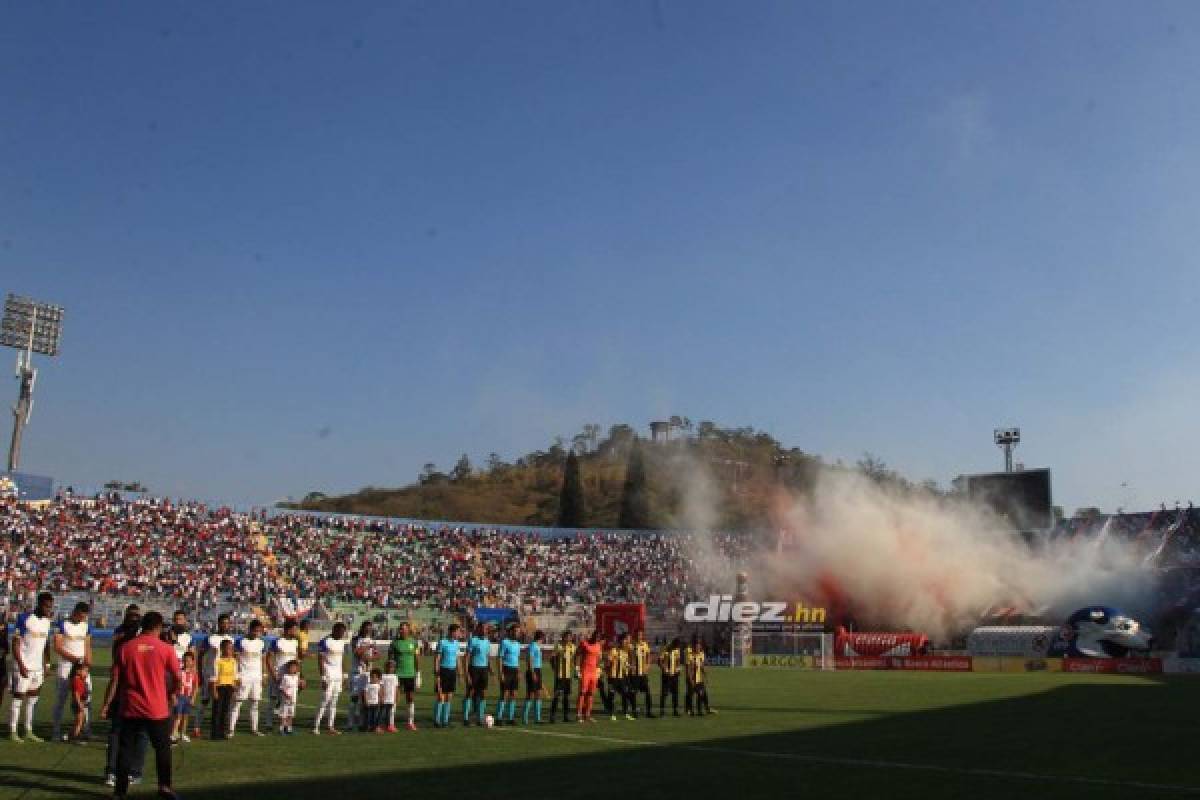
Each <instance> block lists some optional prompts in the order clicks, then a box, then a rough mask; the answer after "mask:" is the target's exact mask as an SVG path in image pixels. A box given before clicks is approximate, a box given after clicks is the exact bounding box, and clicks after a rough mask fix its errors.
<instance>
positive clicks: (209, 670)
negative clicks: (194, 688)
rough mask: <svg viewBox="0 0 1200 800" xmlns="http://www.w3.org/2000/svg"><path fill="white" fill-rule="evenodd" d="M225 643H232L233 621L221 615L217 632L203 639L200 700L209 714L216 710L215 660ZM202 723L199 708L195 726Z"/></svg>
mask: <svg viewBox="0 0 1200 800" xmlns="http://www.w3.org/2000/svg"><path fill="white" fill-rule="evenodd" d="M225 642H229V643H230V644H232V643H233V621H232V620H231V619H230V617H229V614H221V615H220V616H219V617H217V631H216V633H210V634H208V635H207V636H205V637H204V661H203V667H204V668H203V670H201V677H202V678H203V679H204V683H203V686H202V688H203V690H204V693H203V695H202V696H201V698H200V702H201V703H202V704H205V705H208V706H209V713H210V714H215V713H216V708H217V659H218V658H219V657H220V655H221V645H223V644H224V643H225ZM203 723H204V712H203V709H202V708H201V709H200V710H199V713H198V714H197V715H196V725H197V727H199V726H200V725H201V724H203ZM223 725H225V721H224V720H222V721H221V726H223ZM212 727H213V730H216V729H217V728H218V727H220V726H218V725H217V722H216V720H213V722H212Z"/></svg>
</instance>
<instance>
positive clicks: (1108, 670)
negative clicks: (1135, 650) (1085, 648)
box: [1063, 658, 1163, 675]
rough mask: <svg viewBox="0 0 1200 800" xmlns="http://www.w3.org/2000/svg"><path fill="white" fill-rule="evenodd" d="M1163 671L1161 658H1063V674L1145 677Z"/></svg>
mask: <svg viewBox="0 0 1200 800" xmlns="http://www.w3.org/2000/svg"><path fill="white" fill-rule="evenodd" d="M1162 671H1163V665H1162V659H1161V658H1064V659H1063V672H1094V673H1104V674H1125V675H1147V674H1151V673H1157V672H1162Z"/></svg>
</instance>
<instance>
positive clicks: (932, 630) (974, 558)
mask: <svg viewBox="0 0 1200 800" xmlns="http://www.w3.org/2000/svg"><path fill="white" fill-rule="evenodd" d="M686 496H687V497H688V499H690V500H691V501H693V502H696V503H699V504H700V505H703V504H704V503H711V502H712V497H713V493H712V490H711V486H709V487H708V488H705V487H704V485H703V484H702V485H701V487H700V488H699V489H697V490H696V491H695V492H693V493H692V494H690V495H686ZM706 515H711V511H705V510H704V509H703V508H701V509H696V510H690V511H688V512H687V513H686V514H685V518H689V519H695V520H696V521H701V520H703V519H704V518H705V517H706ZM782 517H783V518H782V520H781V523H782V525H783V527H785V529H786V530H788V531H789V532H790V533H789V534H788V536H787V537H785V542H784V545H783V546H782V547H779V548H775V547H771V548H768V552H766V553H760V554H759V555H758V556H756V557H753V558H751V560H750V561H749V563H747V564H745V567H746V569H747V571H748V572H749V573H750V576H751V587H750V589H751V593H752V595H753V596H754V597H755V598H757V599H762V600H766V599H775V600H792V601H795V600H801V599H803V600H805V601H807V602H808V603H809V605H816V604H820V603H826V604H834V603H836V601H838V600H839V599H840V600H841V601H843V602H844V603H845V604H846V605H848V606H849V607H850V608H851V609H853V611H854V615H855V617H856V618H857V619H858V620H859V622H860V624H865V625H870V626H873V627H874V626H878V627H879V628H883V629H892V630H897V629H912V630H917V631H921V632H924V633H927V634H929V635H930V636H931V637H933V638H935V639H945V638H946V637H949V636H951V635H953V634H955V633H956V632H961V631H966V630H969V629H970V628H972V627H974V626H975V625H977V624H979V620H980V617H981V615H983V614H984V613H985V612H986V611H987V610H988V609H996V608H1001V607H1015V608H1017V609H1020V610H1023V611H1025V612H1026V613H1030V612H1033V611H1042V612H1043V613H1044V614H1045V616H1046V617H1047V619H1048V620H1051V621H1055V622H1056V621H1059V620H1062V619H1065V617H1066V615H1068V614H1069V613H1070V612H1072V611H1074V610H1075V609H1076V608H1079V607H1081V606H1084V605H1089V604H1093V603H1103V604H1107V605H1115V606H1119V607H1122V608H1125V609H1127V610H1129V611H1130V612H1132V613H1140V612H1141V611H1143V610H1145V609H1146V607H1147V604H1148V601H1149V599H1150V596H1151V592H1152V582H1153V573H1152V572H1151V571H1149V570H1147V569H1145V568H1143V566H1142V563H1141V562H1142V557H1141V556H1140V555H1139V554H1138V553H1137V552H1135V550H1134V548H1133V547H1132V546H1131V545H1130V544H1129V543H1127V542H1124V541H1118V540H1117V539H1115V538H1111V539H1110V538H1108V537H1106V536H1100V537H1096V538H1093V539H1086V540H1075V541H1065V540H1064V541H1060V542H1056V543H1052V544H1050V545H1047V546H1046V547H1044V548H1040V549H1031V548H1030V547H1029V546H1028V545H1027V544H1025V543H1024V542H1023V541H1022V540H1021V539H1020V538H1019V537H1017V536H1015V535H1013V534H1012V533H1010V532H1008V531H1007V530H1005V529H1004V526H1003V524H1002V523H1001V521H1000V520H999V519H997V518H996V517H995V516H993V515H992V514H991V513H990V512H989V511H988V510H986V509H984V508H981V507H978V506H973V505H970V504H968V503H966V502H965V501H961V500H946V499H943V498H939V497H937V496H934V495H931V494H927V493H922V492H905V491H898V490H896V489H894V488H891V487H888V486H885V485H880V484H877V483H875V482H874V481H872V480H870V479H869V478H867V477H865V476H863V475H861V474H858V473H854V472H847V471H841V470H826V471H824V472H823V473H822V475H821V476H820V478H819V479H818V483H817V486H816V488H815V490H814V491H813V492H812V495H811V497H808V498H803V499H795V498H792V499H790V500H789V501H788V502H787V503H786V504H784V511H783V513H782ZM698 538H700V539H701V540H703V539H704V538H705V537H698ZM693 558H694V559H695V560H696V561H698V562H702V563H707V564H709V568H708V569H706V570H702V572H710V573H712V574H718V573H719V571H720V568H721V567H720V565H718V564H716V563H713V561H712V559H714V558H716V555H715V554H714V553H713V552H712V550H711V546H708V547H706V546H705V545H703V544H699V545H698V549H697V552H696V553H694V554H693ZM734 568H735V567H732V565H730V564H729V562H728V561H725V564H724V569H725V572H726V578H725V579H726V580H727V581H728V582H726V583H725V585H726V586H729V587H730V589H728V590H727V591H731V590H732V576H731V574H730V573H731V572H732V571H733V569H734ZM768 595H769V596H768Z"/></svg>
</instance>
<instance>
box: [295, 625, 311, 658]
mask: <svg viewBox="0 0 1200 800" xmlns="http://www.w3.org/2000/svg"><path fill="white" fill-rule="evenodd" d="M296 641H297V642H299V643H300V645H299V649H298V650H297V651H296V656H297V657H298V658H299V659H300V660H301V661H303V660H304V659H306V658H308V620H307V619H302V620H300V624H299V625H298V626H297V627H296Z"/></svg>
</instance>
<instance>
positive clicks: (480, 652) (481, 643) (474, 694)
mask: <svg viewBox="0 0 1200 800" xmlns="http://www.w3.org/2000/svg"><path fill="white" fill-rule="evenodd" d="M491 674H492V640H491V639H489V638H488V626H487V625H485V624H484V623H482V622H480V623H479V624H477V625H476V626H475V633H474V634H472V636H471V638H470V639H469V640H467V698H466V699H465V700H463V725H469V724H471V708H472V706H474V708H475V710H476V711H477V712H478V713H479V725H480V726H482V725H483V718H484V716H485V715H486V714H487V687H488V678H489V677H491Z"/></svg>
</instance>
